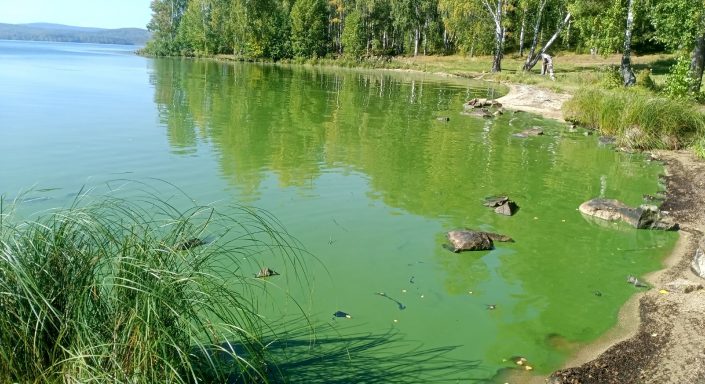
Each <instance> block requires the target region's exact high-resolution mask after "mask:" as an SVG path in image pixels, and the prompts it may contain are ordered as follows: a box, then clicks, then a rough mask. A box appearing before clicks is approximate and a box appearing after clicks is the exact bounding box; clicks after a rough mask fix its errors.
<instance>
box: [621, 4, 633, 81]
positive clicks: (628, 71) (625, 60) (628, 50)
mask: <svg viewBox="0 0 705 384" xmlns="http://www.w3.org/2000/svg"><path fill="white" fill-rule="evenodd" d="M633 27H634V0H629V3H628V4H627V26H626V28H625V30H624V48H623V51H622V65H621V67H620V71H621V72H622V79H623V80H624V86H625V87H628V86H631V85H634V84H636V76H634V72H633V71H632V29H633Z"/></svg>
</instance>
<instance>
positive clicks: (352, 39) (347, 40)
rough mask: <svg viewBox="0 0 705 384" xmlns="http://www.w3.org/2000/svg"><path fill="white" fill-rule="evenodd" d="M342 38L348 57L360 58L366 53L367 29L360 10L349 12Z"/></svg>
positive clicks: (344, 52) (344, 51)
mask: <svg viewBox="0 0 705 384" xmlns="http://www.w3.org/2000/svg"><path fill="white" fill-rule="evenodd" d="M341 40H342V43H343V54H345V55H346V56H347V57H354V58H360V57H361V56H362V55H363V54H364V53H365V31H364V26H363V24H362V18H361V17H360V13H359V12H357V11H352V12H350V13H348V15H347V17H346V19H345V27H344V28H343V36H342V38H341Z"/></svg>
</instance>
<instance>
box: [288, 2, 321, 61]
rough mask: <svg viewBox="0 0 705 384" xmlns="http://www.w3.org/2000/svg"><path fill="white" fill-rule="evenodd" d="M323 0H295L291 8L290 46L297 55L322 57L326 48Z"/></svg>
mask: <svg viewBox="0 0 705 384" xmlns="http://www.w3.org/2000/svg"><path fill="white" fill-rule="evenodd" d="M327 23H328V17H327V4H326V2H325V0H297V1H296V3H294V6H293V7H292V8H291V48H292V50H293V53H294V56H297V57H323V56H325V55H326V52H327V49H328V25H327Z"/></svg>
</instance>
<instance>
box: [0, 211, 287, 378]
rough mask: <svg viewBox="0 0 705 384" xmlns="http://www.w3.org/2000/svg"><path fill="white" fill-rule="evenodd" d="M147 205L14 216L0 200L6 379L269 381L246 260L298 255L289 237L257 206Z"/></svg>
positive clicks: (0, 317)
mask: <svg viewBox="0 0 705 384" xmlns="http://www.w3.org/2000/svg"><path fill="white" fill-rule="evenodd" d="M142 201H143V202H146V203H147V204H144V206H147V207H149V210H146V209H144V208H142V207H140V206H138V205H136V204H133V203H128V202H126V201H123V200H115V199H105V200H101V201H99V202H96V203H92V204H86V206H83V207H78V206H73V207H71V208H69V209H66V210H57V211H55V212H53V213H51V214H48V215H46V216H44V217H41V218H39V219H37V220H35V221H29V222H24V223H14V219H13V216H12V215H11V214H10V213H9V212H7V208H6V207H5V209H4V211H3V205H2V201H1V200H0V343H1V345H2V349H0V382H4V383H12V382H23V383H33V382H34V383H36V382H65V383H87V382H114V383H194V382H199V383H206V382H217V383H222V382H225V381H227V380H239V381H244V382H265V381H268V372H267V354H266V349H265V348H264V346H263V343H262V341H261V340H262V336H263V333H264V331H265V330H266V329H267V324H265V323H263V321H262V319H261V318H260V316H259V314H258V313H257V308H256V307H255V306H254V304H253V303H254V302H255V301H254V300H253V299H254V298H255V295H254V294H255V290H254V289H253V288H254V287H256V286H257V285H258V284H261V282H260V281H259V280H255V279H254V275H253V274H252V273H251V272H253V271H255V272H256V271H257V268H258V267H254V268H252V267H251V268H244V267H245V266H244V265H243V261H242V260H243V255H245V256H252V255H254V254H257V255H260V254H267V255H270V256H272V255H274V256H279V257H281V258H282V259H279V260H280V263H291V262H294V261H295V260H296V259H297V258H298V257H299V254H298V253H297V251H295V249H298V248H297V247H295V246H293V244H294V243H292V239H290V238H289V236H288V235H286V232H284V231H283V229H282V228H281V227H279V226H278V224H276V221H274V220H273V219H272V218H271V217H270V216H268V215H267V214H266V213H265V212H262V211H257V210H253V209H250V208H246V207H235V213H234V214H233V215H229V216H226V215H221V214H218V213H216V212H215V211H214V210H213V209H212V208H210V207H193V208H191V209H190V210H187V211H178V210H176V209H175V208H173V207H172V206H171V205H169V204H168V203H166V202H161V201H158V200H155V199H142ZM208 233H211V234H215V235H216V238H215V239H214V240H213V242H211V243H209V244H205V243H204V242H202V241H201V240H202V239H203V236H204V235H206V234H208ZM270 260H271V259H270ZM235 346H237V348H235Z"/></svg>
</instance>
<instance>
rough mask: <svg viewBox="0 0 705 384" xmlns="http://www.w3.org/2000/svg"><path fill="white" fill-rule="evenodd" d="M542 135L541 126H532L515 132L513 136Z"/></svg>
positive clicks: (523, 137)
mask: <svg viewBox="0 0 705 384" xmlns="http://www.w3.org/2000/svg"><path fill="white" fill-rule="evenodd" d="M541 135H543V129H541V128H540V127H532V128H529V129H525V130H523V131H521V132H519V133H515V134H514V135H512V136H514V137H520V138H522V139H525V138H527V137H533V136H541Z"/></svg>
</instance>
